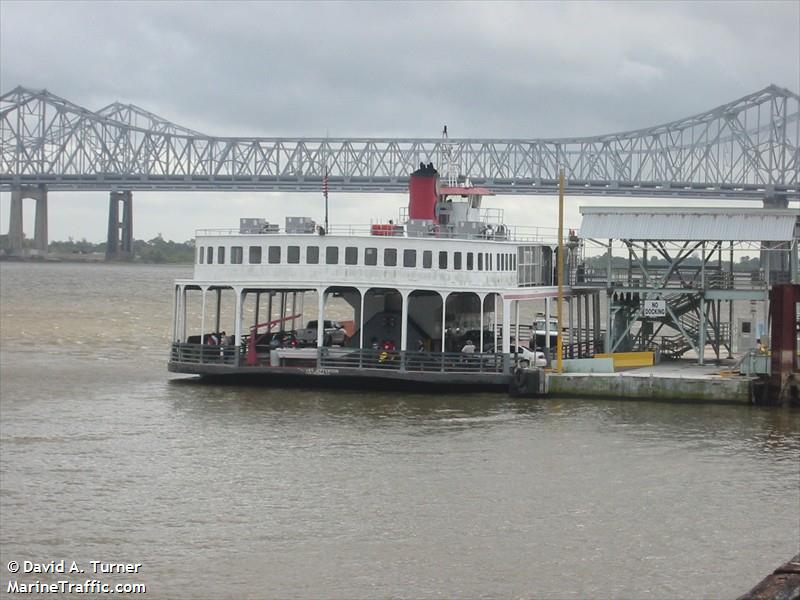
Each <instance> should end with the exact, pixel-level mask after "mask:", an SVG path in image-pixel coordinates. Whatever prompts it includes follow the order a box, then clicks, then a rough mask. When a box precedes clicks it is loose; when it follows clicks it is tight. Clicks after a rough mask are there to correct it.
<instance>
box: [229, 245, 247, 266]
mask: <svg viewBox="0 0 800 600" xmlns="http://www.w3.org/2000/svg"><path fill="white" fill-rule="evenodd" d="M243 260H244V251H243V249H242V247H241V246H231V264H232V265H240V264H242V262H243Z"/></svg>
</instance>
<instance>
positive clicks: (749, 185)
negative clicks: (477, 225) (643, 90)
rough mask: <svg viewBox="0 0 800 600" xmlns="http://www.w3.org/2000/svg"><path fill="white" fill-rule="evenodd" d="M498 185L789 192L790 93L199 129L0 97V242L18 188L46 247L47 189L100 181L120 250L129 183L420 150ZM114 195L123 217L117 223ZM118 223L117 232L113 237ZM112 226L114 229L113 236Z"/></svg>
mask: <svg viewBox="0 0 800 600" xmlns="http://www.w3.org/2000/svg"><path fill="white" fill-rule="evenodd" d="M445 154H446V155H447V156H448V157H449V163H450V164H451V165H453V168H454V170H455V171H457V173H454V174H455V175H457V176H459V177H463V178H468V179H469V180H470V181H471V182H472V183H473V184H475V185H480V186H482V187H486V188H489V189H490V190H491V191H493V192H494V193H496V194H501V195H504V194H505V195H540V194H544V195H553V194H555V193H557V187H558V173H559V170H560V169H561V168H563V169H564V170H565V174H566V180H567V182H566V187H567V194H569V195H573V196H574V195H581V196H587V195H608V196H632V197H648V198H654V197H662V198H678V199H687V200H689V199H691V200H697V199H700V200H714V199H721V200H764V201H765V202H766V203H767V204H768V205H771V206H778V207H785V206H787V202H788V200H790V199H800V96H798V95H797V94H796V93H794V92H791V91H790V90H787V89H784V88H780V87H778V86H775V85H770V86H768V87H766V88H764V89H762V90H759V91H757V92H754V93H752V94H748V95H747V96H744V97H742V98H739V99H738V100H734V101H732V102H729V103H727V104H724V105H722V106H719V107H717V108H714V109H711V110H708V111H706V112H702V113H699V114H697V115H694V116H691V117H687V118H684V119H679V120H676V121H672V122H669V123H665V124H662V125H657V126H654V127H649V128H646V129H638V130H633V131H626V132H621V133H614V134H607V135H599V136H592V137H582V138H561V139H453V138H450V139H446V138H445V139H441V138H419V139H412V138H403V139H400V138H322V137H320V138H296V139H289V138H270V137H253V138H241V137H240V138H232V137H214V136H210V135H206V134H203V133H200V132H197V131H194V130H192V129H188V128H186V127H182V126H180V125H176V124H174V123H171V122H169V121H168V120H166V119H163V118H161V117H159V116H157V115H155V114H153V113H150V112H148V111H146V110H143V109H141V108H138V107H136V106H133V105H126V104H122V103H119V102H117V103H114V104H111V105H109V106H106V107H105V108H102V109H100V110H97V111H91V110H88V109H86V108H83V107H81V106H78V105H76V104H73V103H72V102H69V101H68V100H65V99H63V98H60V97H58V96H56V95H54V94H52V93H50V92H48V91H46V90H31V89H27V88H23V87H18V88H16V89H14V90H12V91H10V92H8V93H6V94H4V95H2V96H0V191H10V192H11V193H12V199H11V217H10V219H9V241H10V244H11V248H12V249H21V247H22V200H23V198H33V199H35V200H36V203H37V215H39V216H37V218H36V235H35V236H34V237H35V246H36V248H39V249H42V250H45V249H46V248H47V194H48V191H62V190H75V191H108V192H110V193H111V199H110V210H109V247H110V248H111V247H117V248H118V249H119V251H120V252H121V253H123V254H124V253H125V252H128V251H130V248H129V246H130V242H131V241H132V207H131V203H132V192H133V191H137V190H158V191H165V190H182V191H187V190H215V191H265V192H275V191H283V192H316V193H320V192H321V189H322V181H323V178H324V177H325V176H326V174H327V178H328V186H329V189H330V190H331V191H334V192H349V193H355V192H370V193H382V192H404V191H405V190H406V187H407V182H408V174H409V173H410V172H412V171H413V170H414V169H415V168H416V167H417V166H418V165H419V163H420V162H426V163H427V162H433V163H434V164H436V165H441V164H442V157H443V156H444V155H445ZM120 202H122V211H121V214H122V215H123V219H122V222H119V215H120V205H119V203H120ZM120 232H121V236H120ZM114 236H116V237H115V239H112V237H114Z"/></svg>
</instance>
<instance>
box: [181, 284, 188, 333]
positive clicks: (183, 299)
mask: <svg viewBox="0 0 800 600" xmlns="http://www.w3.org/2000/svg"><path fill="white" fill-rule="evenodd" d="M186 312H187V310H186V286H185V285H184V286H181V343H182V344H185V343H186V319H187V315H186Z"/></svg>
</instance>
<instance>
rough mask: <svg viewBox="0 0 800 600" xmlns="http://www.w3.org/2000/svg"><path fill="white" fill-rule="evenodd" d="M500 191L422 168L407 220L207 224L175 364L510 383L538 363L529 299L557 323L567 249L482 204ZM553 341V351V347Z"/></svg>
mask: <svg viewBox="0 0 800 600" xmlns="http://www.w3.org/2000/svg"><path fill="white" fill-rule="evenodd" d="M489 194H490V192H489V191H488V190H486V189H483V188H480V187H474V186H471V185H470V184H469V182H468V181H460V182H459V181H457V180H456V181H453V180H452V178H450V180H448V181H446V182H445V181H442V180H441V179H440V176H439V173H438V172H437V170H436V169H435V168H434V166H433V164H431V163H428V164H420V167H419V169H417V170H416V171H415V172H414V173H413V174H412V175H411V176H410V180H409V202H408V206H407V207H403V209H401V211H400V218H399V219H398V222H397V223H394V222H393V221H389V222H388V223H373V224H372V225H370V226H368V227H365V228H361V229H359V228H354V227H350V228H331V230H330V231H325V230H324V228H322V227H320V226H318V225H317V224H316V223H314V221H313V220H312V219H311V218H308V217H287V218H286V221H285V223H284V224H283V227H282V228H281V227H279V226H278V225H276V224H272V223H267V222H266V221H265V220H263V219H249V218H248V219H241V221H240V227H239V229H238V230H234V231H231V230H216V229H206V230H200V231H198V232H197V236H196V242H195V244H196V260H195V264H194V276H193V277H192V278H191V279H185V280H178V281H176V282H175V293H174V315H175V318H174V327H173V332H172V335H173V341H172V348H171V354H170V361H169V370H170V371H173V372H177V373H192V374H199V375H205V376H236V377H241V376H245V375H248V376H249V375H259V376H261V377H262V378H265V379H267V380H269V379H273V380H275V381H282V380H284V379H285V377H286V376H292V377H295V378H296V377H305V378H336V379H342V380H363V379H373V380H394V381H396V382H397V381H404V382H426V383H434V384H436V383H440V384H467V385H475V384H488V385H505V384H508V382H509V380H510V378H512V376H513V374H514V371H515V369H517V370H518V369H519V367H523V368H524V367H533V366H536V365H529V364H527V363H529V361H527V360H526V359H524V358H523V357H522V351H521V349H520V346H528V347H530V348H532V349H535V348H533V346H535V345H536V337H537V334H539V331H538V329H539V325H536V326H534V325H533V318H532V317H528V318H527V321H526V323H527V325H526V324H525V323H523V322H522V321H523V320H524V318H521V317H520V311H521V309H524V306H523V305H524V304H525V303H528V302H534V303H538V304H537V305H536V308H541V307H542V304H543V305H544V307H545V309H546V313H549V314H546V315H545V316H543V317H542V323H550V322H552V321H553V319H554V315H555V311H552V312H551V310H550V307H551V302H550V301H551V300H552V299H554V298H555V297H556V295H557V293H558V290H557V287H556V281H555V274H554V266H555V255H556V249H555V248H554V244H553V242H552V241H550V242H549V243H548V242H547V241H545V240H544V239H543V238H542V237H541V236H537V235H535V234H534V235H531V234H528V235H524V234H520V230H519V228H514V227H510V226H508V225H506V224H505V223H503V222H502V211H500V210H498V209H488V208H484V207H482V201H483V198H484V197H486V196H487V195H489ZM570 293H571V290H570V288H569V287H566V288H565V294H566V296H567V297H569V296H570ZM553 304H555V303H553ZM579 304H580V303H579ZM524 312H527V313H529V314H533V310H527V309H525V310H524ZM551 315H553V316H551ZM320 325H321V326H320ZM543 333H544V332H542V334H543ZM540 337H541V340H540V344H541V346H543V347H542V348H541V350H542V351H547V350H548V349H549V348H550V347H551V346H552V345H554V344H551V336H548V335H541V336H540ZM512 349H513V350H514V352H512ZM528 355H529V353H528ZM537 356H538V355H537Z"/></svg>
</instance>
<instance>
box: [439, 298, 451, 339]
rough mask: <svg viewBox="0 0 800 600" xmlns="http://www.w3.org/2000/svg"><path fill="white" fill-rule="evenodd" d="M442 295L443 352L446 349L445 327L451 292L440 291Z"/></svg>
mask: <svg viewBox="0 0 800 600" xmlns="http://www.w3.org/2000/svg"><path fill="white" fill-rule="evenodd" d="M439 295H440V296H441V297H442V352H444V351H445V347H444V329H445V316H446V315H447V296H448V295H449V294H442V293H439Z"/></svg>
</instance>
